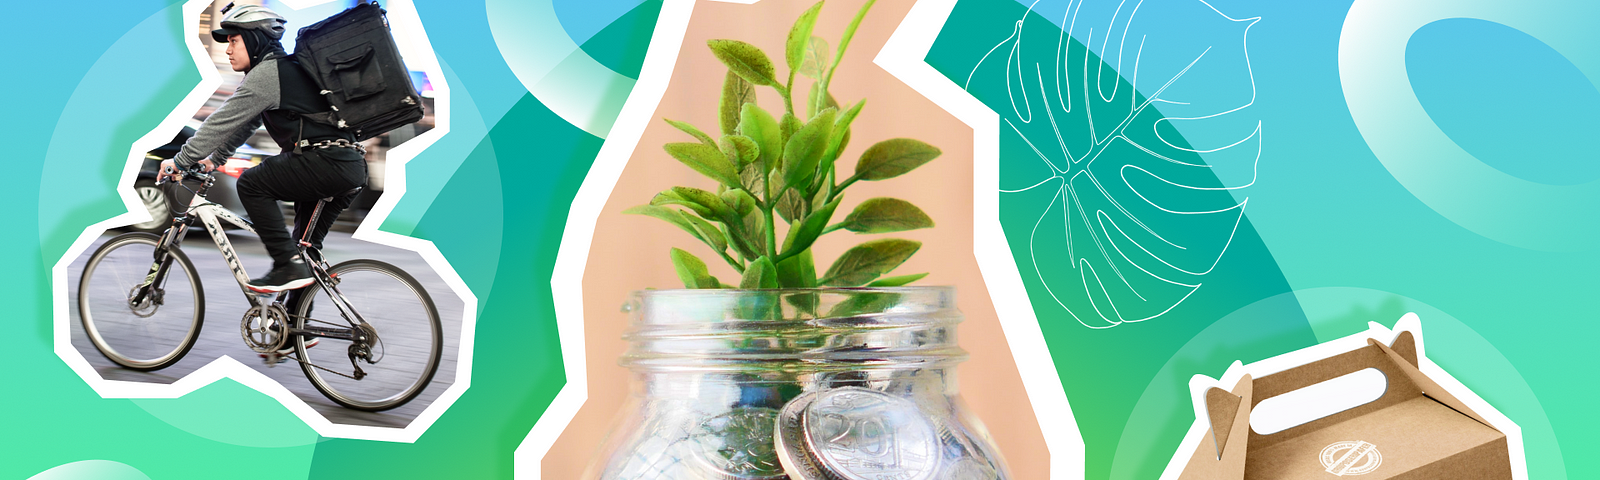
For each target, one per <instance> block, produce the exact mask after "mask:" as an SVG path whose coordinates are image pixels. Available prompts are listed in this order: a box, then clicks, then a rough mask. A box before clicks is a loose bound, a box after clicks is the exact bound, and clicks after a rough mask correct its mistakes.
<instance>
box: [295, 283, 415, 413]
mask: <svg viewBox="0 0 1600 480" xmlns="http://www.w3.org/2000/svg"><path fill="white" fill-rule="evenodd" d="M328 272H329V273H330V274H332V275H333V277H334V278H335V279H337V284H336V285H335V286H334V289H335V290H337V291H338V292H337V293H336V295H342V296H343V299H344V300H345V301H346V302H348V303H346V305H348V306H349V308H351V309H353V310H354V312H353V313H355V314H359V315H360V318H361V319H364V320H366V322H367V323H368V324H370V325H371V326H372V328H373V329H375V330H376V333H377V338H378V340H377V341H376V342H374V343H373V344H372V345H371V348H372V351H373V359H374V361H370V362H369V361H368V360H366V359H359V358H358V359H356V360H355V362H357V363H359V365H360V368H361V370H362V372H364V374H365V376H363V377H361V379H359V380H358V379H355V378H352V377H355V376H356V375H355V369H354V367H353V366H352V360H351V354H352V352H353V351H355V350H357V349H359V345H357V344H356V343H354V342H352V341H350V340H343V339H336V338H329V337H323V338H321V339H320V343H319V344H318V345H316V346H315V347H314V348H306V342H308V341H309V340H310V339H309V338H306V337H296V338H295V339H294V346H295V353H296V355H298V356H299V358H300V368H301V369H302V370H304V371H305V373H306V378H307V379H309V380H311V385H312V386H314V387H316V388H317V391H320V392H322V394H323V395H325V396H327V397H328V399H330V400H333V401H334V402H337V403H339V404H340V405H344V406H345V407H349V408H353V409H356V410H366V411H380V410H388V409H391V408H395V407H398V406H401V405H404V404H405V403H406V402H409V401H411V399H413V398H416V396H417V395H418V394H420V393H422V391H423V389H425V388H427V386H428V383H429V382H432V381H433V375H434V372H436V371H438V369H439V357H440V354H441V352H443V350H444V348H443V345H444V340H443V338H444V334H443V330H444V329H443V327H441V326H440V324H439V310H438V309H437V308H435V307H434V304H433V298H431V297H429V296H428V292H427V291H426V290H424V289H423V288H422V284H420V283H417V280H416V279H415V278H412V277H411V275H409V274H407V273H406V272H405V271H402V270H400V269H399V268H398V267H395V266H394V265H390V264H387V263H384V262H380V261H377V260H351V261H348V262H344V263H340V264H338V265H334V266H333V268H331V269H329V270H328ZM313 307H315V312H313ZM314 313H315V314H320V315H313V314H314ZM351 314H352V312H350V311H346V310H343V309H340V308H339V305H337V304H336V299H335V298H334V297H333V296H332V295H330V292H328V291H327V290H326V289H324V288H322V285H321V284H320V283H313V284H311V286H309V287H306V288H305V290H303V291H302V292H301V293H300V294H299V300H298V303H297V304H296V305H295V309H294V315H295V317H294V318H295V322H294V323H295V326H296V328H306V327H307V326H314V327H324V328H349V327H350V325H351V324H352V323H356V320H355V319H354V318H353V317H352V315H351ZM347 319H349V320H347Z"/></svg>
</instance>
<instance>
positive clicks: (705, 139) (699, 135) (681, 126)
mask: <svg viewBox="0 0 1600 480" xmlns="http://www.w3.org/2000/svg"><path fill="white" fill-rule="evenodd" d="M662 120H666V121H667V123H669V124H672V126H674V127H678V130H683V132H684V133H687V134H690V135H694V138H696V139H699V140H700V142H701V143H704V144H706V145H716V144H717V141H716V140H712V139H711V136H710V135H706V133H705V132H702V131H700V129H698V128H694V125H690V124H688V123H687V122H680V121H677V120H673V119H670V118H663V119H662Z"/></svg>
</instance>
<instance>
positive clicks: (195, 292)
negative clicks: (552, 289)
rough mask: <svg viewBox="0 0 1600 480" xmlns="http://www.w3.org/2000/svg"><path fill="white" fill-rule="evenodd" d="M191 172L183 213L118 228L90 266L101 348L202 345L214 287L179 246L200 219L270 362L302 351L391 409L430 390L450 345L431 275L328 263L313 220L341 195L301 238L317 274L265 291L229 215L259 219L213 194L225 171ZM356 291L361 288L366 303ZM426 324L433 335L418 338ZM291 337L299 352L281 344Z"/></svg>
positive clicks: (335, 386) (87, 278)
mask: <svg viewBox="0 0 1600 480" xmlns="http://www.w3.org/2000/svg"><path fill="white" fill-rule="evenodd" d="M180 173H181V175H182V179H181V180H179V181H176V182H168V183H173V184H177V185H179V186H181V187H183V188H184V189H187V190H189V191H191V192H193V193H194V198H193V200H192V201H191V202H190V204H189V207H188V208H187V209H176V208H175V209H172V210H173V211H174V214H173V217H172V222H171V224H170V226H169V227H168V228H167V229H166V230H165V231H164V232H162V233H161V234H160V235H156V234H151V233H139V232H133V233H125V234H122V235H118V236H116V237H114V238H112V239H110V240H108V241H106V243H105V244H104V245H101V246H100V248H98V249H96V250H95V252H94V254H93V255H91V256H90V257H89V260H88V263H87V265H85V266H84V268H83V275H82V277H81V278H80V280H79V282H78V310H79V315H80V318H81V321H82V322H83V327H84V331H85V333H87V334H88V337H89V340H90V341H91V342H92V343H93V344H94V346H95V348H96V349H98V350H99V351H100V353H101V354H102V355H104V356H105V357H106V358H107V359H109V360H111V361H112V362H114V363H116V364H117V365H120V366H122V367H124V368H128V369H132V370H138V371H154V370H160V369H162V368H166V367H168V366H171V365H173V364H175V363H177V362H178V361H179V360H182V359H183V357H184V355H185V354H187V353H188V352H189V350H190V349H191V348H192V347H194V344H195V342H196V341H197V340H198V339H199V337H200V327H201V326H202V325H203V323H204V318H205V293H204V289H203V288H202V282H201V280H200V277H199V272H198V271H197V270H196V269H195V267H194V264H193V263H192V262H191V261H190V260H189V257H188V255H186V254H184V252H183V250H182V249H180V248H179V247H180V245H181V244H182V242H183V239H184V237H186V236H187V234H188V232H189V227H190V225H191V224H193V223H194V222H196V221H197V222H198V223H199V224H200V225H203V226H204V227H205V229H206V231H207V232H208V233H210V235H211V239H212V240H213V241H214V242H216V244H217V250H218V251H220V252H221V253H222V257H223V259H224V260H225V261H226V262H227V264H228V267H229V269H230V270H232V272H233V276H234V280H235V281H237V282H238V284H239V288H240V289H241V290H242V291H243V292H244V294H245V297H246V299H247V300H248V301H249V303H250V305H251V306H250V308H249V309H248V310H247V311H246V312H245V314H244V318H243V320H241V322H240V326H239V329H240V333H241V335H242V336H243V338H244V343H245V345H246V346H248V347H250V349H251V350H253V351H255V352H257V353H259V354H261V355H262V357H263V358H264V360H265V362H266V363H267V365H268V366H274V365H276V364H278V363H280V362H282V361H285V360H294V361H296V362H298V363H299V364H300V367H301V370H303V371H304V372H305V375H306V378H307V379H308V380H310V381H311V384H312V386H314V387H316V389H317V391H319V392H322V394H323V395H324V396H327V397H328V398H329V399H331V400H333V401H334V402H336V403H338V404H340V405H343V406H345V407H348V408H352V409H356V410H365V411H382V410H388V409H391V408H395V407H398V406H401V405H404V404H405V403H406V402H409V401H411V400H412V399H414V398H416V396H417V395H418V394H420V393H422V391H423V390H424V389H425V388H426V387H427V386H428V384H429V383H430V382H431V381H432V380H433V376H434V373H435V372H436V371H437V370H438V368H439V357H440V354H441V352H442V351H443V347H442V343H443V342H442V338H443V335H442V327H441V326H440V323H439V312H438V309H437V308H435V306H434V303H433V299H432V298H431V297H429V296H428V293H427V291H426V290H424V289H423V287H422V285H421V284H420V283H418V282H417V280H416V279H415V278H413V277H412V276H411V275H410V274H407V273H406V272H405V271H404V270H401V269H400V268H398V267H395V266H394V265H390V264H388V263H384V262H380V261H377V260H350V261H346V262H343V263H339V264H337V265H333V266H331V267H330V266H329V265H328V263H327V261H326V259H324V258H323V256H322V253H321V252H320V251H319V250H318V249H317V248H314V247H313V246H312V245H311V244H310V242H308V241H307V238H309V235H310V234H311V230H312V228H309V226H312V225H316V222H317V218H318V217H319V216H321V214H322V210H323V207H324V205H326V204H327V202H328V201H330V200H332V198H331V197H330V198H324V199H321V200H320V201H319V202H318V203H317V206H316V208H315V209H314V210H313V211H312V213H311V218H309V219H306V221H307V222H308V223H306V225H308V228H306V229H305V234H304V235H302V236H301V238H300V240H299V244H298V249H299V253H300V255H301V258H302V259H305V261H306V263H307V264H308V265H310V267H311V271H312V277H313V279H314V282H313V283H312V284H311V285H309V286H306V287H303V288H301V289H298V290H288V291H283V292H277V293H258V292H255V291H252V290H251V289H250V287H249V286H248V283H249V281H250V276H249V275H248V274H246V273H245V269H244V266H243V265H242V264H241V263H240V261H239V258H238V255H237V254H236V253H235V252H234V249H233V245H232V244H231V243H230V242H229V241H228V237H227V235H226V234H224V233H223V225H222V222H224V221H226V222H228V223H231V224H233V225H235V226H237V227H239V228H241V229H244V230H247V231H250V232H252V233H253V232H254V231H255V229H254V228H253V227H252V226H251V224H250V222H249V221H247V220H245V219H243V218H241V217H239V215H237V214H235V213H233V212H231V211H229V210H228V209H226V208H223V207H222V206H221V205H217V204H216V203H212V202H211V201H210V200H208V199H207V198H206V193H207V191H208V190H209V189H210V188H211V185H212V183H213V182H215V180H216V179H215V177H212V176H211V175H209V174H203V173H200V172H198V171H195V170H192V169H191V170H183V171H181V172H180ZM185 180H198V181H200V182H202V183H201V184H200V188H199V189H198V190H196V189H191V188H189V187H188V186H187V185H184V184H183V182H184V181H185ZM359 188H360V187H357V189H358V190H359ZM354 191H356V190H352V191H351V192H345V194H350V193H352V192H354ZM169 198H170V196H169ZM297 220H298V219H297ZM341 287H344V288H343V289H342V290H341ZM345 292H351V294H353V295H360V296H362V297H361V298H360V300H362V301H361V302H359V303H361V310H358V309H357V308H356V305H355V304H356V303H357V302H353V301H352V300H351V297H348V296H347V295H346V293H345ZM185 294H187V296H185ZM364 295H373V296H364ZM319 297H321V298H322V302H323V303H324V305H326V304H332V305H333V306H334V307H335V309H336V310H337V311H338V313H339V316H340V317H341V318H340V320H320V319H317V318H314V317H312V313H311V312H312V306H313V304H315V303H318V302H317V299H318V298H319ZM286 304H288V305H291V306H292V307H293V308H294V313H290V312H289V310H288V308H287V307H285V305H286ZM324 310H326V309H324ZM364 313H365V314H364ZM341 320H342V321H341ZM380 327H381V328H380ZM380 330H381V335H380ZM421 335H427V338H418V337H419V336H421ZM319 339H320V340H319ZM386 339H387V340H389V342H387V344H386V342H385V340H386ZM319 342H320V344H319ZM330 344H331V345H330ZM391 344H392V345H391ZM290 346H292V349H290V351H289V352H288V353H286V354H285V353H280V352H282V351H284V350H286V349H288V347H290ZM313 346H316V348H311V347H313ZM340 346H343V347H344V348H342V349H341V348H338V347H340ZM340 353H343V354H344V356H346V357H348V360H349V367H348V368H345V367H344V366H343V365H342V364H343V363H344V362H343V359H338V360H334V359H336V358H337V357H338V356H339V354H340ZM363 363H365V364H366V365H367V367H366V368H363V367H362V364H363ZM369 369H370V370H371V371H368V370H369ZM325 373H327V374H331V375H325Z"/></svg>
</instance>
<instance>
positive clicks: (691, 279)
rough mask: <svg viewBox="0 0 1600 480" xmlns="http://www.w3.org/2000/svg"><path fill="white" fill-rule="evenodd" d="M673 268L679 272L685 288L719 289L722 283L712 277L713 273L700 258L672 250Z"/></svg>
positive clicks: (678, 250)
mask: <svg viewBox="0 0 1600 480" xmlns="http://www.w3.org/2000/svg"><path fill="white" fill-rule="evenodd" d="M670 255H671V256H672V267H673V268H674V269H676V270H677V271H678V280H682V281H683V287H684V288H717V286H718V285H719V284H720V283H721V282H718V281H717V279H716V278H713V277H712V276H711V271H710V270H707V269H706V262H702V261H700V257H696V256H694V254H692V253H689V252H686V251H683V250H680V249H678V248H676V247H674V248H673V249H672V252H671V254H670Z"/></svg>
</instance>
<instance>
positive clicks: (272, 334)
mask: <svg viewBox="0 0 1600 480" xmlns="http://www.w3.org/2000/svg"><path fill="white" fill-rule="evenodd" d="M239 332H240V334H242V335H243V336H244V344H245V345H246V346H248V347H250V349H251V350H254V351H255V352H256V353H265V354H269V355H275V354H277V353H278V350H282V349H283V347H284V345H286V344H288V343H289V312H288V311H286V310H284V309H283V305H280V304H277V303H272V304H268V305H266V306H261V305H257V306H254V307H250V310H248V311H245V313H244V320H242V321H240V323H239Z"/></svg>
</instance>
